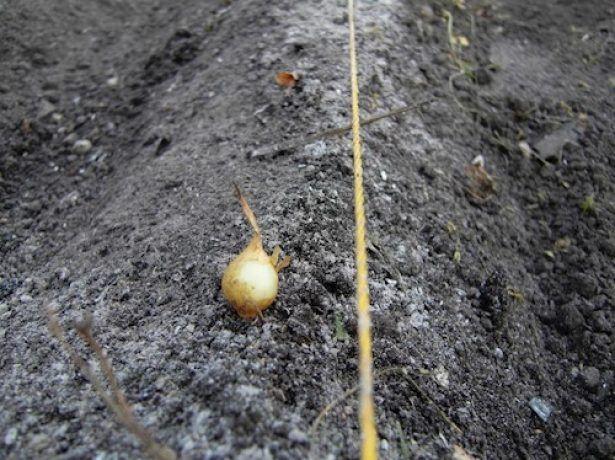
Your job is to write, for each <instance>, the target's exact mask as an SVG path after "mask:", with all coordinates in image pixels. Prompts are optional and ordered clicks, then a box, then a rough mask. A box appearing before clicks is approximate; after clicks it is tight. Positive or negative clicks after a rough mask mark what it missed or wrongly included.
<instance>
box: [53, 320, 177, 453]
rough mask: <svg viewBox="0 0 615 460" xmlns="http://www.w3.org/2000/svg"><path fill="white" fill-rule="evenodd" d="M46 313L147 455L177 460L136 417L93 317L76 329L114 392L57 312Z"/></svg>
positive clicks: (68, 349) (56, 334)
mask: <svg viewBox="0 0 615 460" xmlns="http://www.w3.org/2000/svg"><path fill="white" fill-rule="evenodd" d="M46 313H47V320H48V327H49V331H50V332H51V334H52V335H53V336H54V337H56V338H57V339H58V341H59V342H60V344H61V346H62V348H63V349H64V350H65V351H66V353H67V354H68V355H69V356H70V358H71V359H72V361H73V362H74V363H75V365H76V366H77V367H78V368H79V369H80V370H81V372H82V373H83V374H84V375H85V376H86V377H87V379H88V380H89V381H90V382H91V383H92V385H93V386H94V390H95V391H96V393H98V395H99V396H100V397H101V398H102V399H103V401H104V402H105V404H106V405H107V408H108V409H109V410H110V411H111V412H113V413H114V414H115V416H116V417H117V419H118V420H119V422H120V423H121V424H122V425H123V426H124V428H126V429H127V430H128V431H129V432H130V433H131V434H132V435H133V436H135V437H136V438H137V439H138V440H139V441H140V442H141V444H142V445H143V451H144V452H145V453H146V454H147V456H148V457H150V458H153V459H155V460H175V459H176V458H177V456H176V455H175V453H174V452H173V451H172V450H171V449H169V448H168V447H166V446H164V445H162V444H159V443H157V442H156V441H155V440H154V438H153V437H152V435H151V434H150V433H149V431H147V429H145V427H144V426H143V425H141V424H140V423H139V422H138V421H137V419H136V418H135V416H134V413H133V411H132V407H131V406H130V404H129V403H128V401H127V400H126V396H125V395H124V393H123V392H122V390H121V389H120V386H119V383H118V381H117V378H116V377H115V373H114V372H113V368H112V367H111V363H110V362H109V359H108V358H107V356H106V354H105V352H104V350H103V348H102V347H101V346H100V344H99V343H98V342H97V341H96V339H95V338H94V336H93V334H92V329H91V319H90V318H86V319H85V320H84V321H80V322H79V323H77V324H76V329H77V332H78V334H79V336H80V337H81V338H82V339H83V341H84V342H85V343H86V344H87V345H88V346H89V347H90V348H91V349H92V351H93V352H94V355H95V356H96V359H97V360H98V362H99V364H100V367H101V369H102V372H103V374H104V376H105V377H106V378H107V380H108V381H109V384H110V386H111V394H109V393H108V392H107V391H106V390H105V386H104V384H103V382H102V380H101V379H100V378H99V377H98V376H97V375H96V374H95V373H94V372H93V371H92V368H91V367H90V366H89V364H88V363H87V362H86V361H85V360H84V359H83V358H82V357H81V356H79V354H78V353H77V351H76V350H75V348H74V347H73V346H72V345H71V344H70V343H69V342H68V340H67V339H66V334H65V333H64V329H63V328H62V326H61V325H60V322H59V320H58V317H57V315H56V312H55V311H54V310H53V309H51V308H47V309H46Z"/></svg>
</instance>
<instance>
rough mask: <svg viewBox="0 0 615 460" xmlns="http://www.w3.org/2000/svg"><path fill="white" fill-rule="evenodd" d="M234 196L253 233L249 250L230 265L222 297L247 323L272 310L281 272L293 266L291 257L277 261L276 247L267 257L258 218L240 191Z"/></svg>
mask: <svg viewBox="0 0 615 460" xmlns="http://www.w3.org/2000/svg"><path fill="white" fill-rule="evenodd" d="M235 192H236V193H237V197H238V198H239V202H240V203H241V207H242V209H243V213H244V214H245V216H246V218H247V219H248V222H250V225H251V226H252V228H253V230H254V236H253V237H252V240H251V241H250V243H249V244H248V246H247V247H246V248H245V249H244V250H243V251H242V252H241V253H240V254H239V255H238V256H237V257H235V258H234V259H233V260H232V261H231V263H229V265H228V267H226V270H224V275H223V276H222V294H223V295H224V297H225V298H226V300H227V301H228V303H230V304H231V306H232V307H233V308H234V309H235V311H236V312H237V313H238V314H239V316H241V317H242V318H244V319H253V318H256V317H257V316H261V317H262V313H261V312H262V311H263V310H264V309H266V308H267V307H269V306H270V305H271V304H272V303H273V301H274V300H275V298H276V296H277V295H278V272H279V271H280V270H282V269H283V268H284V267H287V266H288V265H289V264H290V257H288V256H287V257H285V258H284V259H283V260H281V261H278V259H279V257H280V252H281V249H280V247H279V246H276V247H275V249H274V250H273V254H272V255H271V256H268V255H267V253H266V252H265V250H264V249H263V241H262V239H261V232H260V229H259V227H258V224H257V223H256V216H255V215H254V213H253V212H252V210H251V209H250V206H249V205H248V202H247V201H246V200H245V198H244V197H243V195H242V194H241V191H240V190H239V187H237V186H236V185H235Z"/></svg>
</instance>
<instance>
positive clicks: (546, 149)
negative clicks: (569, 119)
mask: <svg viewBox="0 0 615 460" xmlns="http://www.w3.org/2000/svg"><path fill="white" fill-rule="evenodd" d="M578 139H579V134H578V128H577V126H576V125H575V124H574V123H566V124H565V125H563V126H562V127H561V128H559V129H558V130H557V131H554V132H552V133H550V134H547V135H546V136H544V137H543V138H541V139H540V140H538V141H537V142H536V143H535V144H534V148H535V149H536V151H537V152H538V155H539V156H540V158H542V159H543V160H544V161H548V162H551V163H559V162H560V161H561V160H562V149H563V148H564V146H565V145H566V144H570V143H576V142H577V141H578Z"/></svg>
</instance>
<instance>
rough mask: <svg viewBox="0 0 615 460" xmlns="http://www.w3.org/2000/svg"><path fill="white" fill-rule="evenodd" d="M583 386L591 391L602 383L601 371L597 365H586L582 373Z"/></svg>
mask: <svg viewBox="0 0 615 460" xmlns="http://www.w3.org/2000/svg"><path fill="white" fill-rule="evenodd" d="M580 377H581V381H582V383H583V386H584V387H585V388H587V389H588V390H590V391H596V390H597V389H598V386H599V385H600V371H599V370H598V369H596V368H595V367H591V366H590V367H586V368H585V369H583V370H582V371H581V374H580Z"/></svg>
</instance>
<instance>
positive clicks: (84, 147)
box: [72, 139, 92, 155]
mask: <svg viewBox="0 0 615 460" xmlns="http://www.w3.org/2000/svg"><path fill="white" fill-rule="evenodd" d="M91 149H92V143H91V142H90V141H89V140H88V139H79V140H78V141H76V142H75V143H74V144H73V149H72V150H73V153H75V154H77V155H83V154H86V153H88V152H89V151H90V150H91Z"/></svg>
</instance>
